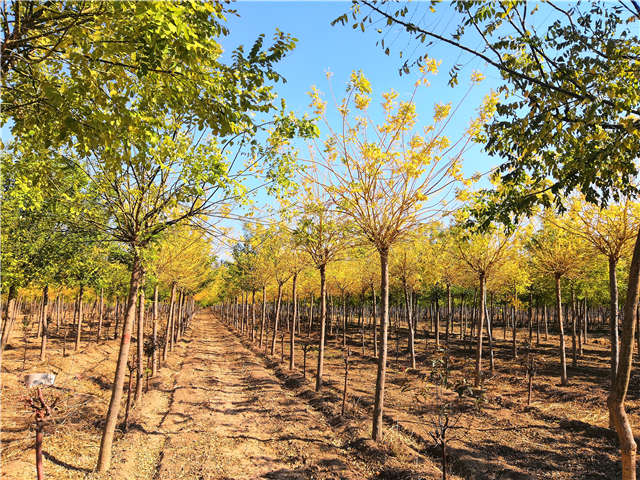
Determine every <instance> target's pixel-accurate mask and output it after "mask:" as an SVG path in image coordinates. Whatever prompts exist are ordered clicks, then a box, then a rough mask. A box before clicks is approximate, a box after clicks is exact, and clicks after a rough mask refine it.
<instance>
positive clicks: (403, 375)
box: [254, 323, 640, 480]
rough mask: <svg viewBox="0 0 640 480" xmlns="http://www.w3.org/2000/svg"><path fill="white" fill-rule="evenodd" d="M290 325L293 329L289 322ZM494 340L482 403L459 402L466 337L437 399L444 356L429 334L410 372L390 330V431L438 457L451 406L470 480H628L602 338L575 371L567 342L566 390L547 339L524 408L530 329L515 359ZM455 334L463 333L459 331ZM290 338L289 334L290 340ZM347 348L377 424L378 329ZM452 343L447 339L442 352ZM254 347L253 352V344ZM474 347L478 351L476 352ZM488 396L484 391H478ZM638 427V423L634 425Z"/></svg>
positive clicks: (639, 395) (355, 337)
mask: <svg viewBox="0 0 640 480" xmlns="http://www.w3.org/2000/svg"><path fill="white" fill-rule="evenodd" d="M285 325H286V323H285ZM496 330H497V331H496V332H494V335H495V336H496V337H498V338H496V339H495V340H494V343H495V345H494V350H495V364H496V368H495V371H494V373H493V375H491V374H490V373H489V361H488V350H487V347H486V345H485V350H484V352H485V356H486V358H485V360H484V362H483V365H484V369H485V372H486V377H485V380H484V385H483V389H482V392H481V395H476V397H479V398H473V397H465V398H463V399H458V395H457V393H456V392H455V388H454V386H455V385H456V384H459V383H460V382H461V381H463V380H466V381H467V382H469V383H471V384H472V383H473V372H474V360H473V358H474V354H473V352H475V341H474V342H473V344H472V345H471V347H469V345H468V344H467V342H462V341H461V340H460V338H459V336H458V335H457V334H456V335H452V336H451V337H450V341H449V344H448V350H449V356H450V361H449V362H450V363H449V367H450V377H449V380H448V381H449V388H448V389H445V392H444V394H443V396H442V397H440V398H437V397H436V395H435V387H434V381H433V378H432V377H431V376H432V371H433V368H432V361H433V360H434V359H435V358H442V355H443V352H442V350H437V349H436V347H435V341H434V339H433V338H431V337H430V336H427V338H425V336H424V332H421V334H420V335H418V338H417V340H416V351H417V367H418V368H417V369H415V370H414V369H410V368H408V367H409V357H408V350H407V338H406V331H405V330H402V329H400V338H399V341H398V342H397V343H398V355H397V360H396V331H395V329H394V328H391V329H390V334H389V369H388V376H387V383H386V397H385V421H386V423H387V428H386V433H385V435H386V436H387V437H389V436H390V435H395V434H396V433H397V432H400V433H402V434H403V435H404V436H405V438H407V437H408V438H411V439H412V442H413V446H414V448H415V449H416V450H417V451H420V452H425V453H428V454H429V453H430V456H431V459H432V461H434V462H435V463H436V464H437V462H438V461H439V454H440V452H439V450H436V449H434V448H433V446H434V442H433V440H432V439H431V436H430V433H431V432H433V425H434V421H435V420H436V419H437V418H438V414H439V411H440V409H441V407H442V406H443V404H444V403H445V402H446V401H450V402H451V405H452V412H451V414H450V416H451V418H452V422H455V427H454V428H453V429H452V430H451V431H450V443H449V446H450V449H449V454H450V457H449V461H450V463H451V470H452V471H453V472H454V473H456V474H457V475H460V476H462V477H463V478H469V479H487V480H489V479H592V480H595V479H599V480H604V479H616V478H619V477H620V467H619V462H618V449H617V440H616V435H615V433H614V432H613V431H611V430H610V429H609V428H608V414H607V409H606V396H607V392H608V382H609V377H608V375H609V367H608V365H609V363H608V362H609V343H608V340H606V338H605V337H604V333H603V334H602V336H601V337H600V338H598V337H596V336H594V338H591V339H590V340H589V343H588V344H587V345H585V348H584V353H583V356H582V357H579V358H578V359H577V360H578V361H577V365H576V366H575V367H574V366H572V359H571V338H570V337H568V338H567V343H568V348H567V364H568V374H569V385H568V386H566V387H563V386H560V379H559V373H560V365H559V363H560V362H559V353H558V351H559V347H558V345H559V341H558V337H557V336H555V335H549V338H548V339H544V336H543V338H542V339H541V343H540V344H539V345H536V341H535V333H534V339H533V349H532V351H533V353H534V355H535V359H536V363H537V365H538V368H537V375H536V377H535V378H534V381H533V401H532V404H531V406H527V405H526V400H527V386H528V385H527V378H526V370H525V368H524V365H523V363H524V359H525V358H526V352H525V350H524V349H523V346H522V342H523V340H524V336H526V337H528V332H526V333H525V332H524V330H522V331H520V332H519V333H518V335H519V348H520V350H519V354H518V357H517V358H515V359H514V358H513V354H512V345H511V341H510V339H509V337H510V335H511V333H510V332H509V333H508V335H509V337H508V338H507V339H506V340H505V339H502V329H499V330H498V329H496ZM456 331H457V329H456ZM287 338H288V336H287ZM305 342H308V343H311V344H312V345H315V344H316V342H317V339H316V337H315V334H314V335H313V336H312V337H308V335H307V334H306V333H304V334H303V335H302V336H301V337H300V338H299V339H298V345H297V348H296V351H295V358H296V365H297V366H298V367H300V366H302V364H303V349H302V348H301V344H302V343H305ZM342 343H343V339H342V333H340V334H337V335H335V336H334V337H333V338H331V339H330V340H329V341H328V346H327V350H326V357H325V384H326V388H325V390H326V391H328V392H332V393H333V394H335V396H340V395H341V392H342V385H343V378H344V377H343V376H344V348H343V345H342ZM347 344H348V345H349V348H350V351H351V367H350V373H349V378H350V380H349V395H350V397H349V398H350V406H351V411H352V412H354V413H353V415H356V416H359V417H361V418H362V419H366V421H370V420H369V418H370V415H371V412H372V409H373V391H374V387H375V381H376V380H375V376H376V359H375V358H374V357H373V356H372V353H373V352H372V340H371V334H370V331H368V330H367V332H366V335H365V345H364V354H363V349H362V335H361V332H360V331H358V329H356V328H352V330H351V331H350V332H349V335H348V341H347ZM445 346H446V343H445V341H444V335H442V341H441V348H444V347H445ZM254 348H255V347H254ZM284 348H285V352H284V357H285V361H284V362H283V363H281V364H280V355H281V354H280V342H278V352H277V353H278V354H277V355H276V356H275V357H274V359H273V360H274V361H273V363H274V364H275V363H278V364H279V365H278V366H276V367H275V368H276V371H281V372H282V374H283V375H284V376H292V375H295V372H288V369H287V366H288V363H287V358H288V352H289V348H288V341H285V345H284ZM469 348H471V349H472V350H469ZM316 361H317V349H315V348H314V349H313V350H310V351H309V353H308V355H307V377H312V376H313V375H315V373H316ZM639 386H640V385H639V380H638V376H637V375H635V374H634V375H633V376H632V379H631V385H630V390H629V397H628V402H627V410H628V412H630V418H631V421H632V424H633V425H636V426H638V424H639V423H640V421H639V420H640V419H639V417H638V412H639V410H640V388H639ZM477 393H480V392H477ZM636 428H637V427H636Z"/></svg>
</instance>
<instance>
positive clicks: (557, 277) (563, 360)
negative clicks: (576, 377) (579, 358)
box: [555, 273, 569, 385]
mask: <svg viewBox="0 0 640 480" xmlns="http://www.w3.org/2000/svg"><path fill="white" fill-rule="evenodd" d="M560 277H561V275H560V274H557V273H556V274H555V285H556V310H557V315H558V325H559V327H560V369H561V370H560V383H561V384H562V385H568V384H569V382H568V380H567V356H566V354H565V339H564V322H563V320H562V292H561V289H560Z"/></svg>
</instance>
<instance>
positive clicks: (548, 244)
mask: <svg viewBox="0 0 640 480" xmlns="http://www.w3.org/2000/svg"><path fill="white" fill-rule="evenodd" d="M551 215H552V214H551V213H547V215H546V216H545V217H543V219H542V228H541V229H540V230H539V231H538V232H536V234H535V235H534V236H532V238H531V240H530V244H529V251H530V252H531V254H532V261H533V263H534V268H536V269H538V270H540V271H542V272H545V273H547V274H548V275H551V276H552V277H553V280H554V285H555V295H556V315H557V318H558V324H559V327H560V369H561V370H560V382H561V384H562V385H568V379H567V359H566V355H565V338H564V321H563V315H562V288H561V283H560V281H561V279H562V277H564V276H567V275H569V274H571V273H573V271H574V270H576V269H577V268H579V267H580V266H581V263H582V261H583V258H584V248H581V247H583V245H581V244H580V243H579V242H576V240H575V238H574V237H573V236H572V235H571V234H569V233H568V232H567V231H566V230H563V229H561V228H559V227H557V225H556V223H557V222H556V221H554V219H553V218H552V217H551Z"/></svg>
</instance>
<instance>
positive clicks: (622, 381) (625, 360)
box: [607, 232, 640, 480]
mask: <svg viewBox="0 0 640 480" xmlns="http://www.w3.org/2000/svg"><path fill="white" fill-rule="evenodd" d="M628 285H629V286H628V289H627V298H626V300H625V303H624V314H623V317H622V338H621V339H620V340H621V341H620V352H619V358H618V370H617V373H616V381H615V384H614V385H613V388H612V389H611V392H610V393H609V397H608V399H607V406H608V407H609V412H610V415H611V416H612V417H613V422H614V425H615V428H616V432H617V434H618V442H619V444H620V452H621V456H622V480H635V479H636V442H635V440H634V438H633V430H632V429H631V422H629V417H628V416H627V412H626V411H625V408H624V401H625V397H626V395H627V389H628V388H629V377H630V375H631V367H632V360H633V340H634V333H635V326H636V315H637V310H638V289H639V287H640V232H638V236H637V237H636V243H635V246H634V248H633V257H632V259H631V266H630V268H629V282H628Z"/></svg>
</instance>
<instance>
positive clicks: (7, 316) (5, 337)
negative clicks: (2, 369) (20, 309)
mask: <svg viewBox="0 0 640 480" xmlns="http://www.w3.org/2000/svg"><path fill="white" fill-rule="evenodd" d="M17 292H18V289H17V288H16V287H15V286H13V285H11V286H10V287H9V293H8V294H7V302H6V303H5V304H4V305H3V307H4V308H3V313H2V318H3V320H4V323H3V324H2V337H1V339H0V352H2V350H4V347H5V346H6V345H7V343H8V342H9V336H10V335H11V329H12V327H13V323H14V321H15V318H16V313H17V308H16V295H17Z"/></svg>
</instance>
